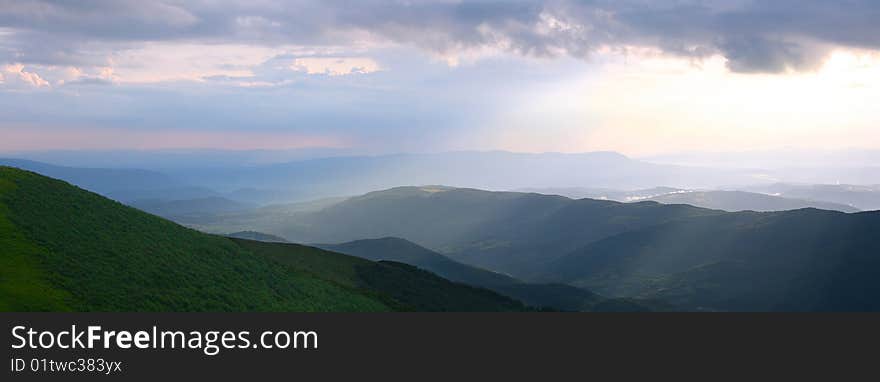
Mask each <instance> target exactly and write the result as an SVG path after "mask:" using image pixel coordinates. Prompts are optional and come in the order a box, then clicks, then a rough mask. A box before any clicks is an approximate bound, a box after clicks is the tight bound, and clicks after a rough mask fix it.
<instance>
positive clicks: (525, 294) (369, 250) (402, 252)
mask: <svg viewBox="0 0 880 382" xmlns="http://www.w3.org/2000/svg"><path fill="white" fill-rule="evenodd" d="M319 247H321V248H324V249H328V250H332V251H334V252H339V253H344V254H347V255H352V256H358V257H362V258H365V259H369V260H374V261H381V260H392V261H397V262H401V263H405V264H410V265H413V266H416V267H419V268H422V269H425V270H428V271H431V272H433V273H436V274H437V275H439V276H441V277H443V278H446V279H448V280H452V281H456V282H460V283H463V284H468V285H473V286H478V287H483V288H486V289H490V290H493V291H495V292H498V293H500V294H502V295H505V296H508V297H511V298H514V299H517V300H519V301H522V302H524V303H526V304H528V305H530V306H534V307H538V308H551V309H555V310H565V311H595V310H603V309H605V310H617V309H619V307H620V306H622V305H621V304H622V303H625V304H626V305H625V306H627V307H626V308H625V310H630V311H645V310H651V308H650V307H649V306H648V305H647V304H646V302H644V301H632V300H631V301H626V302H620V301H618V302H617V305H613V304H611V303H610V302H609V301H608V299H606V298H605V297H602V296H599V295H597V294H595V293H592V292H590V291H588V290H585V289H581V288H576V287H573V286H571V285H564V284H532V283H525V282H522V281H520V280H517V279H514V278H512V277H510V276H506V275H502V274H500V273H495V272H491V271H487V270H484V269H480V268H476V267H472V266H469V265H465V264H461V263H459V262H457V261H454V260H452V259H449V258H448V257H446V256H443V255H441V254H439V253H436V252H433V251H431V250H429V249H426V248H424V247H421V246H419V245H417V244H415V243H412V242H409V241H407V240H404V239H399V238H393V237H388V238H381V239H365V240H356V241H352V242H348V243H343V244H336V245H329V244H328V245H319Z"/></svg>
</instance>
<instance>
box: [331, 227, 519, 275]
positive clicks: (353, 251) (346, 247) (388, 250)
mask: <svg viewBox="0 0 880 382" xmlns="http://www.w3.org/2000/svg"><path fill="white" fill-rule="evenodd" d="M317 247H319V248H324V249H327V250H330V251H334V252H339V253H344V254H347V255H352V256H357V257H361V258H365V259H369V260H373V261H380V260H391V261H397V262H401V263H406V264H410V265H414V266H417V267H419V268H422V269H425V270H428V271H431V272H434V273H436V274H438V275H440V276H442V277H443V278H446V279H449V280H452V281H458V282H461V283H465V284H470V285H477V286H483V287H487V286H494V285H507V284H516V283H519V281H518V280H516V279H514V278H512V277H510V276H506V275H503V274H500V273H495V272H491V271H487V270H484V269H480V268H476V267H472V266H469V265H465V264H462V263H459V262H457V261H454V260H452V259H450V258H448V257H446V256H443V255H441V254H439V253H437V252H434V251H431V250H429V249H427V248H424V247H421V246H419V245H418V244H415V243H413V242H410V241H407V240H404V239H399V238H395V237H386V238H381V239H364V240H355V241H351V242H347V243H342V244H318V245H317Z"/></svg>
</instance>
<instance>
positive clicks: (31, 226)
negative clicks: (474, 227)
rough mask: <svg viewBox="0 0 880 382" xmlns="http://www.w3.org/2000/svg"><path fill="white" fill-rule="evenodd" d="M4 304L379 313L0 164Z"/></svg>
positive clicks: (349, 293) (344, 294)
mask: <svg viewBox="0 0 880 382" xmlns="http://www.w3.org/2000/svg"><path fill="white" fill-rule="evenodd" d="M0 249H2V252H0V264H2V267H0V310H21V311H37V310H50V311H58V310H78V311H371V310H388V309H389V307H388V306H387V305H386V304H384V303H383V302H381V301H380V300H379V299H377V298H375V297H374V296H368V295H365V294H364V293H362V292H359V291H355V290H353V289H351V288H347V287H345V286H343V285H339V284H337V283H334V282H332V281H327V280H324V279H321V278H318V277H315V276H314V275H312V274H309V273H308V272H302V271H295V270H293V269H292V268H289V267H279V266H277V264H275V263H273V262H271V261H268V260H266V259H265V258H263V257H261V256H256V255H254V254H252V253H251V252H249V251H247V250H245V249H243V248H241V247H240V246H238V245H236V244H235V243H234V242H232V241H231V240H229V239H226V238H222V237H217V236H212V235H206V234H202V233H199V232H196V231H193V230H190V229H186V228H183V227H180V226H178V225H176V224H174V223H171V222H169V221H166V220H163V219H160V218H158V217H155V216H152V215H149V214H146V213H143V212H140V211H138V210H135V209H133V208H129V207H125V206H123V205H121V204H119V203H116V202H113V201H110V200H108V199H105V198H102V197H100V196H98V195H96V194H92V193H89V192H85V191H83V190H79V189H77V188H75V187H72V186H70V185H69V184H66V183H64V182H61V181H57V180H53V179H50V178H46V177H42V176H39V175H36V174H33V173H29V172H25V171H21V170H17V169H12V168H8V167H0Z"/></svg>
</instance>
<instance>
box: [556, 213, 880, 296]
mask: <svg viewBox="0 0 880 382" xmlns="http://www.w3.org/2000/svg"><path fill="white" fill-rule="evenodd" d="M877 232H880V213H877V212H870V213H869V212H862V213H856V214H844V213H840V212H833V211H823V210H817V209H803V210H795V211H785V212H765V213H757V212H741V213H728V214H723V215H715V216H702V217H694V218H691V219H687V220H685V221H676V222H669V223H664V224H660V225H656V226H653V227H645V228H641V229H636V230H632V231H630V232H625V233H621V234H618V235H614V236H610V237H608V238H605V239H602V240H599V241H596V242H594V243H591V244H589V245H587V246H585V247H584V248H581V249H579V250H577V251H573V252H572V253H571V254H569V255H567V256H564V257H561V258H559V259H556V260H554V261H553V263H552V264H551V265H550V266H549V267H548V268H547V269H546V270H545V277H544V278H543V279H544V280H547V281H555V282H566V283H571V284H574V285H578V286H581V287H585V288H590V289H591V290H595V291H597V292H599V293H603V294H605V295H608V296H618V297H640V298H655V299H662V300H664V301H668V302H670V303H672V304H674V305H676V306H680V307H683V308H686V309H693V310H726V311H730V310H734V311H736V310H739V311H877V310H880V299H878V296H880V278H878V277H877V275H880V242H878V241H877V240H876V234H877Z"/></svg>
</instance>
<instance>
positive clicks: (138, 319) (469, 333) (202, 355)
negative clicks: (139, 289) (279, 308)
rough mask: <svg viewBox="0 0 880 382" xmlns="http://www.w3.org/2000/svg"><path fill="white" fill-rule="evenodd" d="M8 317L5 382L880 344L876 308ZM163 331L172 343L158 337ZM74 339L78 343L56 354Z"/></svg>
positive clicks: (824, 353) (824, 371) (859, 354)
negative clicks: (795, 311)
mask: <svg viewBox="0 0 880 382" xmlns="http://www.w3.org/2000/svg"><path fill="white" fill-rule="evenodd" d="M0 318H2V322H3V330H4V332H5V334H4V336H3V338H4V342H3V348H4V352H5V353H4V354H5V355H6V356H5V357H4V359H5V362H6V365H5V368H6V372H5V376H6V377H5V378H3V380H5V381H14V380H45V379H59V380H67V379H90V380H93V379H124V380H132V379H137V380H140V379H153V380H155V379H158V378H170V379H171V380H178V379H181V378H198V380H206V378H218V379H221V380H227V379H248V378H254V377H256V376H284V377H285V380H291V379H299V378H318V379H320V380H338V379H341V378H352V377H356V378H359V379H366V380H374V379H378V378H389V377H393V378H396V379H406V380H420V379H423V378H429V377H430V378H439V377H444V378H455V379H456V380H473V379H476V378H477V377H478V376H488V377H489V378H491V379H490V380H498V379H501V378H508V377H515V378H517V379H521V378H533V379H536V380H547V378H552V379H553V380H555V379H562V377H563V376H574V377H575V378H576V379H589V378H591V377H596V376H600V375H601V376H609V375H610V376H615V377H618V378H624V377H635V376H642V377H660V376H685V375H691V376H695V377H700V376H704V377H705V378H706V379H708V380H711V379H715V378H716V377H721V376H731V375H740V376H743V377H757V376H768V375H769V374H767V373H771V372H772V373H775V374H776V375H778V376H779V377H791V376H793V375H803V374H806V375H810V376H813V377H816V376H827V377H829V378H832V377H833V378H835V379H839V378H840V377H844V376H850V375H856V374H853V373H857V372H859V371H864V370H870V367H871V365H873V364H874V363H876V360H877V357H876V355H875V350H874V349H875V348H876V347H877V346H878V340H880V329H878V323H880V315H876V314H687V313H682V314H678V313H675V314H581V313H486V314H475V313H461V314H459V313H381V314H370V313H256V314H255V313H192V314H188V313H72V314H64V313H3V314H0ZM111 332H112V333H113V334H109V333H111ZM123 332H124V333H123ZM227 332H228V333H227ZM267 332H268V333H269V334H264V333H267ZM45 333H48V334H45ZM139 333H140V334H139ZM163 333H164V334H165V337H164V340H165V343H164V346H163V343H162V341H161V339H160V338H158V337H161V336H162V334H163ZM211 333H214V334H211ZM243 333H247V334H246V335H244V334H243ZM278 333H283V334H278ZM90 334H91V336H92V337H93V338H94V341H90V338H89V336H90ZM59 335H60V336H59ZM76 336H79V341H78V342H77V341H75V340H74V339H73V337H76ZM224 336H225V337H224ZM261 337H262V338H261ZM183 338H185V339H186V340H187V341H188V342H189V343H188V344H187V346H188V347H186V348H181V346H182V343H183V342H181V339H183ZM224 338H225V339H226V340H228V341H226V343H225V344H224V343H223V340H224ZM172 340H173V341H172ZM41 341H42V342H41ZM172 342H173V343H172ZM209 343H210V345H209ZM294 343H296V345H295V346H294ZM49 345H51V346H49ZM71 345H73V346H75V347H76V348H68V349H63V348H60V346H67V347H71ZM90 345H93V346H91V347H90ZM105 345H106V346H105ZM189 345H192V346H189ZM225 345H230V347H229V348H226V347H224V346H225ZM33 346H35V347H36V348H33ZM139 346H142V347H143V348H141V347H139ZM16 347H20V348H16ZM126 347H127V348H126ZM215 347H216V349H215ZM215 351H216V352H215ZM210 353H213V354H210ZM90 365H91V366H90ZM704 373H710V374H704ZM575 378H565V379H575Z"/></svg>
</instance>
